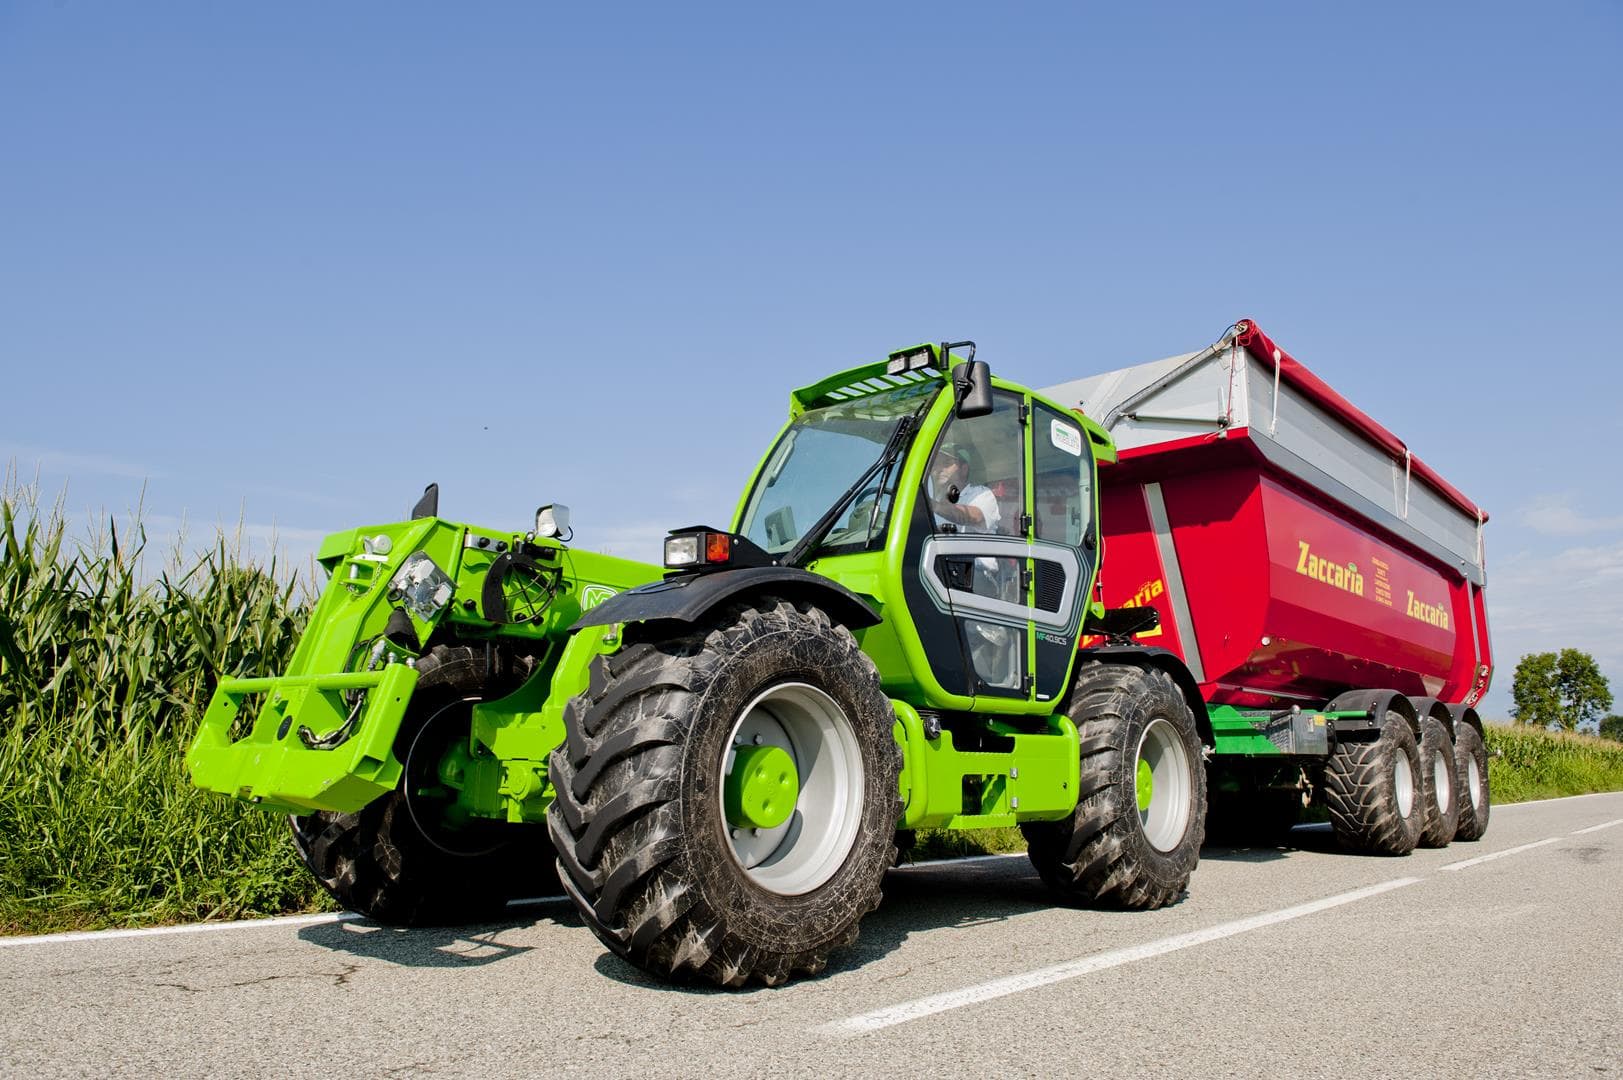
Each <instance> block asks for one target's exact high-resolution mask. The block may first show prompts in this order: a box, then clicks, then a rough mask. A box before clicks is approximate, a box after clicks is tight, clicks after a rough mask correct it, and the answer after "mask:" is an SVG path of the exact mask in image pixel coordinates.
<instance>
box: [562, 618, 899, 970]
mask: <svg viewBox="0 0 1623 1080" xmlns="http://www.w3.org/2000/svg"><path fill="white" fill-rule="evenodd" d="M564 719H565V726H566V728H567V731H568V737H567V739H566V741H565V742H564V744H563V745H562V746H560V747H559V748H558V749H557V750H555V751H554V752H553V755H552V759H551V772H552V781H553V786H554V788H555V789H556V791H557V798H556V800H555V801H554V802H553V804H552V807H551V809H550V810H549V812H548V816H547V824H548V826H549V828H550V829H551V832H552V837H553V842H554V845H555V846H556V848H557V850H558V859H559V866H560V868H561V870H562V871H563V873H562V875H561V877H562V880H563V885H564V889H565V891H566V892H568V893H569V895H570V896H571V897H572V898H573V899H574V901H575V905H576V907H577V908H579V910H580V913H581V916H582V918H583V919H584V920H585V921H586V924H587V925H588V926H590V927H591V928H592V931H593V932H594V933H596V934H597V936H598V938H599V939H600V940H601V941H602V942H603V943H604V944H605V945H607V946H608V947H609V948H610V949H611V950H613V951H614V952H615V953H617V954H618V955H620V956H622V957H624V958H626V959H627V960H629V961H630V962H632V963H633V964H636V965H637V966H638V967H640V968H643V969H644V970H646V971H649V972H652V973H653V974H656V975H659V976H662V977H665V978H676V979H698V980H702V981H707V982H713V983H717V984H720V985H723V986H741V985H743V984H744V983H746V982H748V981H750V980H752V979H754V980H758V981H760V982H762V983H765V984H767V985H776V984H778V983H781V982H783V981H784V980H786V979H788V978H789V977H791V976H792V975H795V974H802V973H803V974H815V973H816V972H818V971H821V970H822V969H823V967H824V966H825V965H826V964H827V963H828V958H829V955H830V954H831V953H832V952H833V951H834V950H835V949H838V948H841V947H843V946H846V945H850V944H851V943H853V942H854V941H855V940H856V936H857V927H858V923H859V922H860V921H861V919H862V917H863V916H864V915H866V914H867V913H868V912H869V911H872V910H873V909H874V908H875V907H877V906H878V905H879V897H880V881H881V879H882V877H883V875H884V873H885V870H886V869H887V868H888V867H889V866H890V865H891V864H892V862H893V860H894V858H895V847H894V845H893V838H894V835H895V830H896V822H897V819H898V818H899V817H900V815H901V800H900V798H899V795H898V787H897V776H898V772H899V770H900V752H899V750H898V748H897V746H896V743H895V740H894V738H893V736H892V734H891V729H892V726H893V724H894V722H895V717H894V714H893V712H892V710H891V708H890V704H889V702H888V701H887V699H886V698H885V695H884V693H883V691H882V690H881V689H880V686H879V673H878V670H877V669H876V668H875V667H874V665H873V662H872V661H871V660H869V659H868V657H867V656H865V655H864V654H863V653H862V651H861V650H860V649H859V648H858V647H857V643H856V640H855V639H854V638H853V637H852V636H851V634H850V632H849V631H848V630H846V629H845V628H844V627H841V626H836V625H833V624H832V623H831V622H830V621H829V619H828V616H827V615H826V614H825V613H824V612H823V611H821V610H820V609H818V608H815V607H810V606H804V605H801V606H797V605H792V604H789V603H787V602H783V601H773V600H763V601H761V602H760V603H759V604H757V605H755V606H750V607H741V608H734V609H732V610H730V611H728V612H726V613H724V614H722V615H720V616H719V617H717V618H716V619H715V621H714V622H712V623H711V624H710V625H708V626H701V627H699V628H697V629H695V630H693V631H691V632H689V633H687V634H684V635H683V636H681V637H677V638H674V639H671V640H667V641H661V642H657V643H655V642H642V643H637V644H632V645H628V646H627V647H626V648H624V649H623V650H622V651H621V652H620V653H618V654H616V655H613V656H605V657H599V658H598V659H596V660H595V661H593V664H592V669H591V676H590V684H589V686H588V688H587V691H586V693H585V694H583V695H581V696H579V697H577V698H575V699H574V700H572V701H571V702H570V703H569V705H568V706H567V708H566V710H565V714H564ZM757 768H759V769H760V770H762V773H763V777H764V779H765V780H766V781H769V782H770V783H771V784H772V785H779V786H778V787H776V788H774V789H773V790H774V791H779V792H781V793H785V794H784V796H783V797H784V798H787V799H789V803H787V804H784V803H777V804H774V803H772V801H771V799H770V798H769V797H767V796H764V795H763V794H762V792H763V791H764V790H766V789H763V788H759V787H757V788H754V789H749V790H746V789H745V788H744V787H743V786H741V781H740V777H741V775H742V773H741V772H740V770H741V769H742V770H744V771H745V772H748V771H750V770H755V769H757ZM746 803H748V804H749V805H750V807H752V808H751V809H748V810H746V809H744V808H743V807H744V804H746ZM745 814H754V815H756V816H755V817H754V818H746V817H744V816H741V815H745ZM752 821H753V822H754V824H752V823H751V822H752Z"/></svg>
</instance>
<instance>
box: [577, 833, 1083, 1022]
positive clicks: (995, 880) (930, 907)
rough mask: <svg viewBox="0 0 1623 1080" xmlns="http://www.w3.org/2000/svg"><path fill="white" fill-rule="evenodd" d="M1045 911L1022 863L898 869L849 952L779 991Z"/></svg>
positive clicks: (663, 985)
mask: <svg viewBox="0 0 1623 1080" xmlns="http://www.w3.org/2000/svg"><path fill="white" fill-rule="evenodd" d="M1053 906H1054V902H1053V898H1052V896H1051V895H1050V894H1049V893H1048V891H1047V889H1046V888H1045V887H1044V886H1043V884H1042V882H1041V881H1040V880H1038V878H1037V873H1036V871H1035V870H1033V869H1031V864H1030V863H1028V862H1027V861H1026V860H1025V859H1024V858H1023V857H1015V858H1009V859H994V860H984V861H983V860H972V861H968V862H942V863H930V864H924V865H918V866H911V867H902V868H898V869H896V870H892V871H891V872H890V873H888V874H886V875H885V884H884V900H883V902H882V903H881V904H880V905H879V910H878V911H875V912H874V913H873V914H871V915H869V916H868V917H867V918H866V919H863V920H862V936H861V937H860V938H858V939H857V943H856V945H854V946H852V947H851V948H848V949H841V950H839V951H838V952H837V953H835V956H834V960H833V961H832V962H831V963H830V964H829V966H828V968H827V970H826V971H824V972H823V974H822V975H820V976H816V977H814V978H812V979H807V978H805V977H804V976H801V977H797V978H795V979H791V980H790V982H789V983H788V984H787V985H789V986H804V985H807V984H808V983H815V982H817V981H819V980H820V979H823V978H827V977H828V976H830V975H834V974H837V973H839V972H843V971H849V970H852V969H854V968H859V967H862V966H863V965H864V964H867V963H871V962H872V961H873V960H875V959H877V958H878V957H881V956H884V955H885V954H887V953H890V952H892V951H894V950H895V949H897V948H900V947H901V945H902V943H903V942H904V941H906V940H907V938H908V936H909V935H912V934H920V933H925V932H927V931H931V930H943V929H947V930H965V931H968V930H973V929H975V928H976V927H980V926H985V925H987V924H988V923H996V922H1002V921H1003V920H1005V919H1009V918H1012V917H1014V916H1016V915H1024V914H1027V913H1028V912H1033V911H1040V910H1043V909H1047V908H1051V907H1053ZM594 966H595V967H596V969H597V971H598V973H599V974H601V975H603V976H605V977H606V978H610V979H613V980H615V981H616V982H619V983H622V984H624V985H626V986H632V987H636V988H638V989H645V990H649V991H653V992H656V993H663V994H669V993H677V994H687V995H693V996H699V997H707V996H710V995H713V994H731V995H738V994H743V995H749V994H758V993H763V992H765V993H770V992H771V991H772V989H773V988H771V987H763V986H760V985H758V984H753V983H752V984H751V985H749V986H746V987H741V988H739V989H736V990H728V989H724V988H721V987H716V986H711V985H710V984H708V983H670V982H667V981H665V980H662V979H657V978H655V977H654V976H652V975H649V974H647V973H646V972H643V971H641V970H639V969H638V968H636V967H633V966H632V965H631V964H629V963H627V962H626V961H624V960H622V959H620V958H619V957H618V956H616V955H614V954H613V953H609V952H605V953H603V954H602V955H601V956H599V957H598V959H597V963H596V964H595V965H594Z"/></svg>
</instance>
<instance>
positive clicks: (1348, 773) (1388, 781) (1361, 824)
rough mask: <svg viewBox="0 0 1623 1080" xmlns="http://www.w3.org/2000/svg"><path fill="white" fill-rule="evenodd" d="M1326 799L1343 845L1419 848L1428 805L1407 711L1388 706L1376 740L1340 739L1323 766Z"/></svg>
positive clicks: (1397, 850)
mask: <svg viewBox="0 0 1623 1080" xmlns="http://www.w3.org/2000/svg"><path fill="white" fill-rule="evenodd" d="M1324 802H1325V806H1326V807H1327V808H1328V809H1329V811H1330V827H1331V828H1332V829H1333V830H1334V831H1335V835H1336V840H1337V841H1339V842H1340V844H1341V846H1342V847H1343V848H1346V849H1347V850H1349V851H1361V852H1367V853H1369V854H1373V855H1407V854H1409V852H1411V851H1413V850H1414V847H1415V844H1416V843H1417V842H1418V841H1419V840H1420V832H1421V829H1422V828H1423V827H1424V825H1425V818H1426V808H1425V799H1424V798H1423V797H1422V792H1421V789H1420V748H1419V745H1418V744H1417V743H1416V741H1415V736H1414V729H1413V728H1411V727H1410V726H1409V721H1408V720H1407V719H1406V718H1405V717H1404V715H1403V714H1402V713H1400V712H1396V711H1393V710H1389V711H1388V712H1387V714H1386V718H1385V719H1384V720H1383V721H1382V723H1381V733H1380V737H1379V738H1377V739H1375V740H1374V741H1372V742H1352V741H1345V740H1344V741H1341V742H1338V743H1337V745H1336V748H1335V751H1334V752H1333V753H1332V754H1331V755H1330V760H1329V761H1328V762H1327V763H1326V764H1325V767H1324Z"/></svg>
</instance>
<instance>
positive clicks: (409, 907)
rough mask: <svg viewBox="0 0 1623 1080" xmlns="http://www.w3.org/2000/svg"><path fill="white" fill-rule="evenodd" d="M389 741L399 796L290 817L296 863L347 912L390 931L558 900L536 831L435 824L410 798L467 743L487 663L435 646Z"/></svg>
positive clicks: (543, 840) (428, 807) (546, 848)
mask: <svg viewBox="0 0 1623 1080" xmlns="http://www.w3.org/2000/svg"><path fill="white" fill-rule="evenodd" d="M418 671H419V672H420V674H419V676H418V679H417V688H416V690H415V691H414V692H413V695H412V702H411V705H410V708H409V709H408V711H407V713H406V717H405V719H404V721H402V723H401V725H400V734H399V736H398V737H397V738H396V740H395V754H396V756H397V757H398V758H399V759H400V761H401V762H402V764H404V765H405V771H404V772H403V774H402V775H401V778H400V783H399V784H398V785H397V786H396V787H395V790H393V791H391V792H389V793H388V794H387V795H384V796H382V797H381V798H378V799H374V800H373V801H372V802H370V803H368V804H367V805H366V806H364V807H362V808H361V809H360V810H359V811H357V812H355V813H353V814H340V813H334V812H330V811H317V812H316V813H313V814H307V815H303V816H295V817H290V818H288V823H289V825H290V826H291V827H292V831H293V847H294V850H295V851H296V852H297V853H298V856H299V859H300V861H301V862H303V863H304V865H305V866H306V867H307V868H308V869H309V871H310V873H312V874H313V875H315V878H316V880H317V881H319V882H321V885H322V887H323V888H324V889H326V890H327V892H328V893H330V894H331V895H332V897H333V899H335V900H337V901H338V902H339V903H340V904H342V905H343V906H344V907H345V909H347V910H349V911H354V912H357V913H358V914H361V915H364V916H366V917H367V918H369V919H372V920H375V921H377V922H380V923H384V924H386V925H390V926H455V925H460V924H465V923H470V922H481V921H488V920H491V919H496V918H499V917H500V916H501V914H502V912H503V909H504V908H505V907H506V905H507V901H508V900H511V899H516V898H518V897H522V896H538V895H544V894H551V893H554V892H556V890H557V887H558V882H557V868H556V865H555V862H554V859H553V855H552V847H551V844H550V843H549V841H548V839H547V834H546V831H545V829H544V828H542V827H541V826H540V825H511V824H508V823H506V822H499V821H476V822H471V823H469V824H468V825H466V826H463V827H461V828H457V829H451V828H449V827H446V826H445V825H444V823H443V822H442V821H439V820H437V815H435V814H434V813H433V811H434V809H435V807H434V806H433V804H432V803H425V802H424V801H423V800H422V799H421V798H419V797H416V796H414V795H413V794H412V792H413V791H414V790H415V789H417V788H420V787H422V786H424V785H425V784H430V783H432V782H433V777H432V774H433V772H434V771H435V770H437V768H438V765H439V759H440V756H441V755H442V754H443V753H444V750H445V747H447V746H448V745H449V740H451V739H455V738H464V737H466V735H467V732H468V723H469V720H470V717H471V713H470V710H471V709H472V707H473V705H474V704H475V703H476V702H478V701H480V700H481V699H482V697H483V696H484V694H483V692H482V691H483V690H484V684H485V679H486V665H485V662H484V654H483V653H482V652H479V651H476V650H474V649H471V648H468V647H467V646H441V647H438V648H435V649H433V650H431V651H430V652H428V653H427V654H425V655H424V656H423V658H422V660H421V661H419V663H418Z"/></svg>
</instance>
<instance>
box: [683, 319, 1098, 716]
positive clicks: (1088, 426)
mask: <svg viewBox="0 0 1623 1080" xmlns="http://www.w3.org/2000/svg"><path fill="white" fill-rule="evenodd" d="M957 347H967V350H968V353H967V355H966V356H962V357H960V356H959V355H957V354H955V353H954V352H953V351H952V349H953V348H957ZM973 349H974V345H973V343H971V342H963V343H959V345H956V346H955V345H941V346H936V345H921V346H916V347H914V348H912V349H907V350H902V351H900V352H897V353H893V354H891V356H890V357H889V358H888V360H887V361H885V362H883V363H877V364H870V365H865V366H863V367H858V368H853V369H850V370H848V371H844V372H841V373H839V374H838V375H835V376H833V377H831V378H829V379H825V380H823V381H821V382H819V383H816V384H813V385H812V386H809V387H805V388H802V389H800V390H797V391H795V392H794V393H793V395H792V396H791V399H790V419H789V422H788V423H787V424H786V425H785V426H784V428H783V430H782V432H781V433H780V434H779V436H778V438H777V439H776V440H775V441H774V443H773V445H772V447H771V448H770V449H769V450H768V451H767V453H766V456H765V457H764V459H763V460H762V462H761V465H760V467H759V468H758V469H757V471H756V474H755V476H754V478H753V480H752V481H751V483H750V485H749V487H748V489H747V490H746V491H745V493H744V496H743V498H742V500H741V501H740V503H739V507H738V511H737V514H736V518H735V521H734V524H733V528H732V530H731V536H732V537H735V538H736V542H734V543H730V545H729V552H728V555H729V558H728V559H727V560H725V561H724V562H722V561H715V562H707V561H706V560H704V559H701V558H699V557H698V556H699V555H700V554H701V553H700V552H699V551H698V547H699V544H698V542H697V541H695V540H692V539H687V538H685V537H690V536H691V535H692V533H693V532H695V531H697V530H685V531H683V532H680V533H678V534H673V537H672V540H671V541H670V542H669V543H668V547H667V556H668V557H667V559H666V565H667V567H668V568H672V569H676V570H678V571H682V572H692V571H699V572H702V571H703V570H704V569H706V568H720V567H721V566H722V565H730V566H737V565H740V560H741V559H745V558H747V559H749V561H750V562H753V563H754V564H755V565H761V564H762V563H763V562H764V563H769V564H772V565H778V566H783V567H790V568H805V569H808V570H812V571H814V572H815V573H816V574H818V575H819V576H821V577H824V578H827V579H831V580H833V581H834V582H837V583H839V584H841V585H844V586H845V587H846V588H847V589H849V590H850V591H851V592H852V593H855V594H856V595H857V596H858V597H860V598H862V599H863V600H864V601H866V602H867V603H868V604H870V605H871V606H873V607H874V608H875V609H876V610H877V611H878V612H880V613H881V614H882V617H883V621H882V622H880V623H879V624H878V625H875V626H873V627H870V628H867V629H866V630H865V631H864V636H863V638H862V641H863V648H864V650H865V651H866V652H868V653H869V655H870V656H873V657H874V659H875V662H876V663H877V664H878V666H879V669H880V673H881V677H882V679H883V680H884V685H885V687H886V689H887V692H889V693H890V694H892V695H893V696H896V697H899V698H902V699H904V700H908V701H910V702H911V703H913V704H915V705H917V706H918V707H921V708H936V709H951V710H964V711H969V710H973V711H977V712H992V713H1005V714H1007V713H1038V714H1047V713H1049V712H1051V711H1052V702H1053V701H1054V699H1055V698H1057V697H1058V696H1059V695H1060V694H1061V693H1062V692H1063V691H1064V688H1065V685H1066V679H1067V676H1068V674H1069V672H1070V668H1071V664H1072V661H1073V658H1074V656H1075V652H1076V646H1077V639H1078V637H1079V635H1080V632H1081V625H1082V620H1083V616H1084V615H1085V613H1086V610H1087V606H1088V599H1089V596H1090V589H1091V585H1092V580H1093V574H1094V570H1095V567H1096V564H1097V557H1096V552H1097V539H1096V537H1097V525H1096V516H1097V512H1096V497H1095V488H1096V485H1095V473H1096V465H1095V461H1096V459H1097V458H1098V457H1100V456H1101V455H1102V456H1103V457H1104V459H1105V460H1113V458H1114V451H1113V449H1112V448H1111V443H1110V440H1109V437H1108V436H1106V435H1105V434H1104V432H1103V430H1102V429H1100V428H1098V427H1097V425H1095V424H1093V423H1092V421H1090V420H1088V419H1087V418H1086V417H1083V416H1081V415H1080V414H1078V413H1075V412H1072V411H1069V410H1066V409H1064V408H1062V407H1060V406H1059V405H1057V404H1055V403H1053V402H1051V401H1049V400H1047V399H1045V398H1043V397H1041V396H1040V395H1037V394H1034V393H1033V392H1032V391H1030V390H1029V389H1027V388H1025V387H1022V386H1019V385H1017V384H1014V383H1009V382H1005V381H1003V380H1000V379H994V378H992V377H991V374H990V371H989V370H988V368H987V365H986V364H985V363H984V362H980V361H976V360H974V359H973V356H974V353H973ZM711 535H715V531H714V530H712V531H711ZM707 547H714V544H710V545H707ZM690 552H691V558H692V560H693V561H691V562H689V561H687V560H688V559H689V558H690ZM746 552H747V553H748V554H747V555H746V554H745V553H746Z"/></svg>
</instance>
